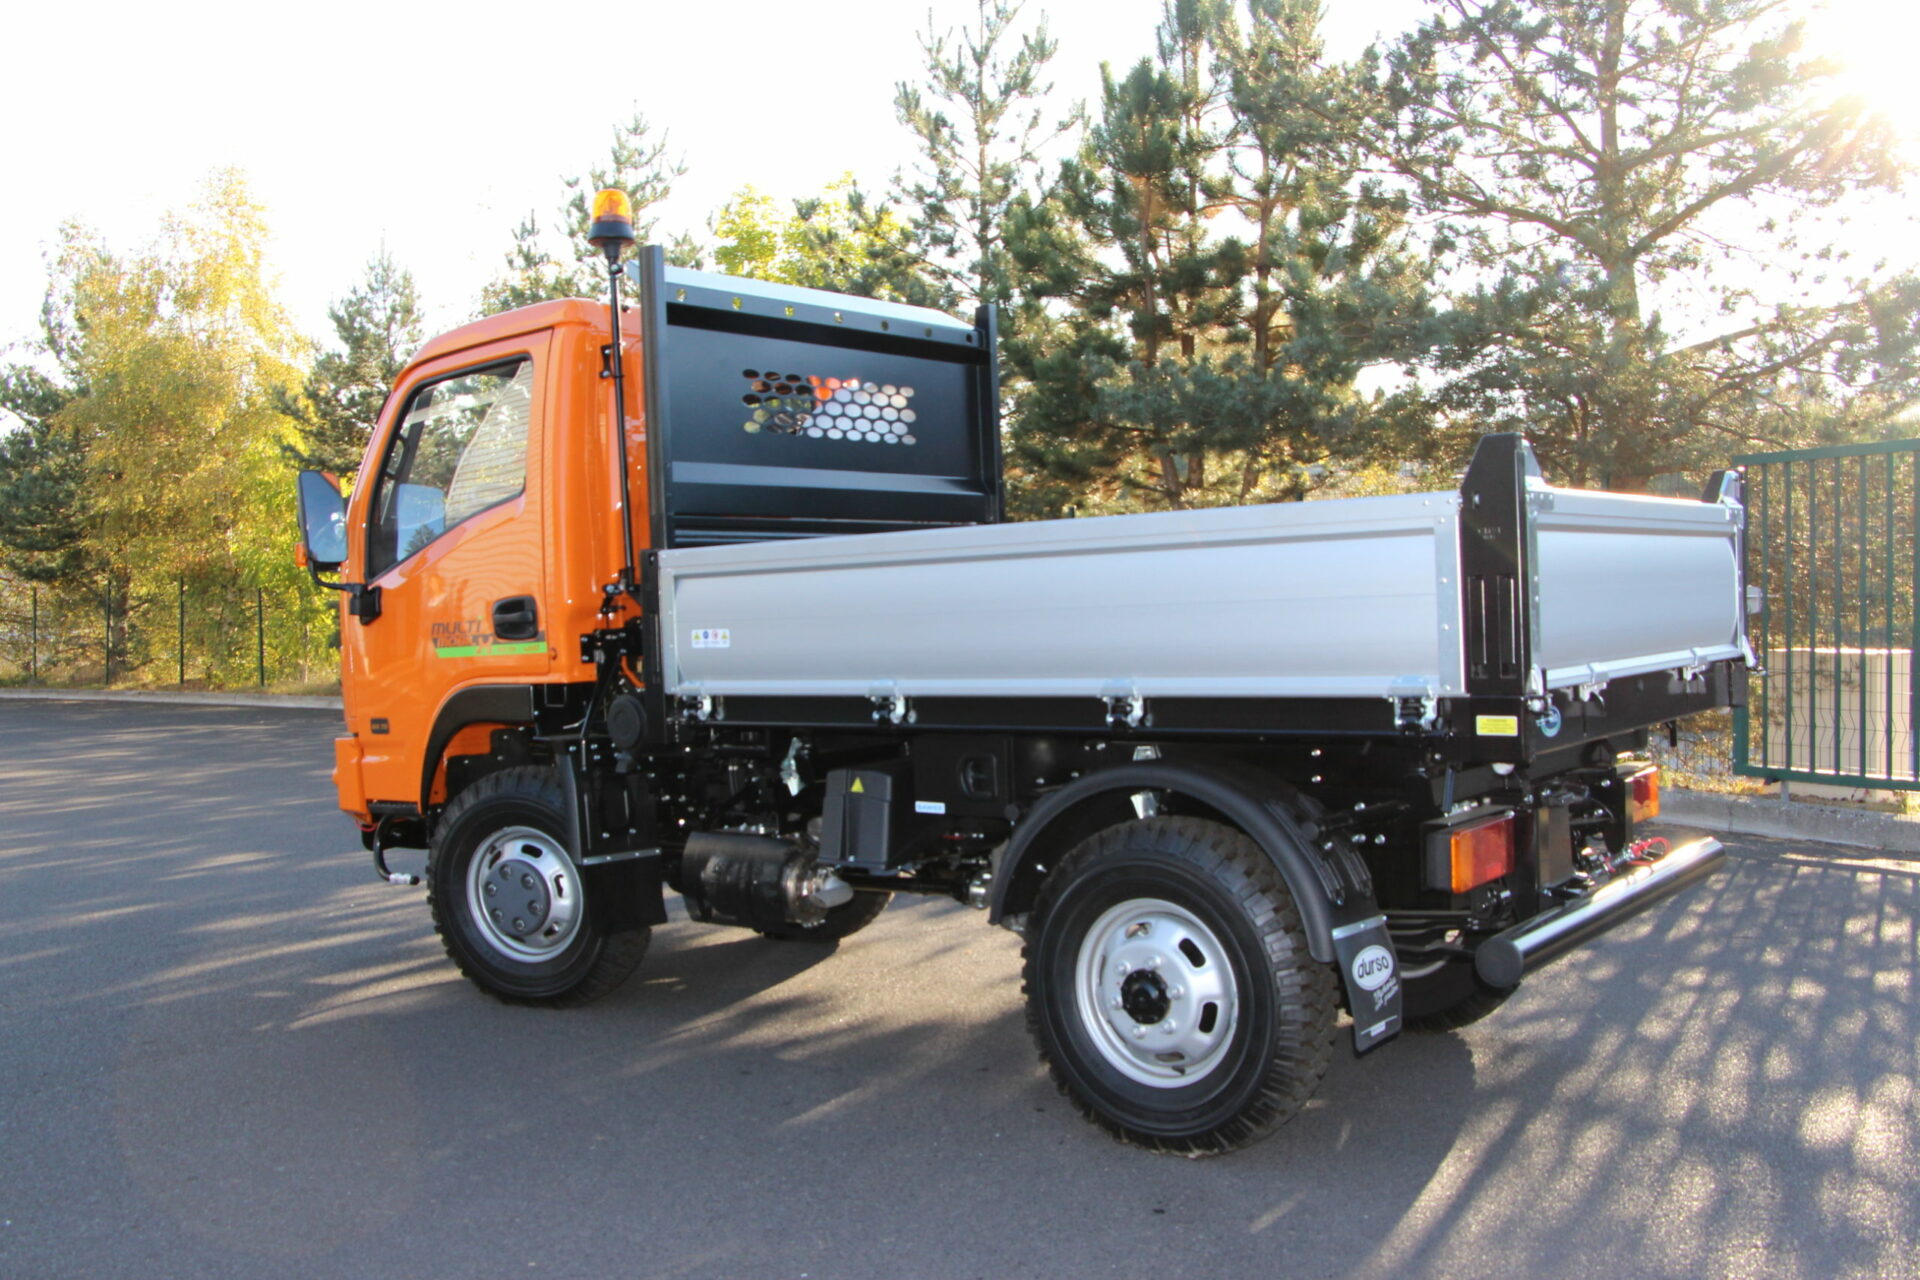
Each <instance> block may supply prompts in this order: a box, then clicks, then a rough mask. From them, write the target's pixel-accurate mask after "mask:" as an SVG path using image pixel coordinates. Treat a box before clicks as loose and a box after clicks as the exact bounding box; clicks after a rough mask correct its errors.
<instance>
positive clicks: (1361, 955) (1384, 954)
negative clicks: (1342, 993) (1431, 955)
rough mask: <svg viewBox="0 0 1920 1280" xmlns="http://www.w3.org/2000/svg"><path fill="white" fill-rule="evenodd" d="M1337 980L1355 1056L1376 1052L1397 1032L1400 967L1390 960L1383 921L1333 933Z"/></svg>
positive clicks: (1373, 920) (1371, 920)
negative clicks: (1349, 1014)
mask: <svg viewBox="0 0 1920 1280" xmlns="http://www.w3.org/2000/svg"><path fill="white" fill-rule="evenodd" d="M1333 952H1334V958H1335V961H1336V962H1337V963H1338V964H1339V966H1340V980H1341V981H1342V982H1344V983H1345V984H1346V987H1347V1007H1348V1008H1349V1009H1351V1010H1352V1011H1353V1052H1354V1054H1355V1056H1358V1055H1360V1054H1363V1053H1365V1052H1367V1051H1368V1050H1369V1049H1377V1048H1379V1047H1380V1046H1381V1045H1383V1044H1385V1043H1386V1042H1387V1041H1389V1040H1391V1039H1393V1037H1394V1036H1396V1035H1398V1034H1399V1033H1400V965H1399V962H1398V961H1397V960H1396V959H1395V958H1394V953H1393V939H1392V938H1391V937H1389V936H1388V934H1387V918H1386V917H1385V916H1370V917H1368V918H1367V919H1364V920H1355V921H1353V922H1352V923H1351V924H1343V925H1340V926H1339V927H1338V928H1336V929H1334V931H1333Z"/></svg>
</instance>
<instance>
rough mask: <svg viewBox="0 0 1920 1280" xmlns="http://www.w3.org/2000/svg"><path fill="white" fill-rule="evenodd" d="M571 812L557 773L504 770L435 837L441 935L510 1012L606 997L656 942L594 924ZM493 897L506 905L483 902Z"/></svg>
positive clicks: (446, 817)
mask: <svg viewBox="0 0 1920 1280" xmlns="http://www.w3.org/2000/svg"><path fill="white" fill-rule="evenodd" d="M565 813H566V810H565V808H564V800H563V799H562V796H561V792H560V788H559V787H558V785H556V784H555V782H554V780H553V774H552V773H551V772H550V771H549V770H547V769H543V768H533V767H528V768H517V769H502V770H501V771H500V772H498V773H492V774H488V775H487V776H486V777H484V778H482V779H480V781H478V782H476V783H474V784H473V785H472V786H471V787H468V788H467V789H466V790H465V791H463V792H461V793H460V794H459V795H457V796H455V797H454V799H453V802H452V803H451V804H449V805H448V806H447V809H446V812H445V813H444V814H442V815H441V819H440V823H439V825H438V827H437V828H436V829H435V831H434V834H433V849H432V853H431V855H430V857H429V859H428V862H427V904H428V906H429V907H430V908H431V910H432V912H433V927H434V928H435V929H436V930H437V931H438V932H439V934H440V941H441V942H442V944H444V945H445V947H446V949H447V954H448V955H449V956H451V957H452V958H453V962H454V964H456V965H458V966H459V968H460V972H461V973H463V974H465V975H466V976H467V978H468V979H469V980H470V981H472V982H473V984H474V985H475V986H477V987H479V988H480V989H481V990H482V991H485V992H487V993H488V994H489V995H492V996H495V997H497V998H498V999H501V1000H504V1001H506V1002H508V1003H510V1004H538V1005H553V1006H568V1005H577V1004H585V1003H586V1002H587V1001H589V1000H593V999H597V998H598V997H600V996H603V995H605V994H606V993H607V992H609V991H611V990H613V989H614V988H615V987H617V986H619V985H620V984H621V983H622V982H624V981H625V980H626V978H627V976H628V975H629V974H631V973H632V972H633V971H634V969H635V968H636V967H637V966H638V965H639V963H640V959H641V957H642V956H644V955H645V954H646V952H647V942H648V940H649V939H650V937H651V936H652V931H651V930H649V929H646V928H640V929H634V930H623V931H621V932H618V933H608V932H606V931H604V930H602V929H600V928H599V927H598V926H597V925H596V924H595V923H594V920H593V915H592V912H591V911H590V910H588V906H589V904H588V903H587V901H586V897H585V893H584V886H583V884H582V881H581V878H580V875H579V871H578V869H577V868H575V867H574V865H573V860H572V858H571V857H570V856H569V855H568V854H567V852H566V839H565V832H566V818H565ZM496 877H497V878H496ZM476 886H479V888H478V889H477V888H476ZM489 889H497V890H498V891H499V892H498V895H497V897H496V898H485V897H482V896H481V893H482V891H483V890H489ZM509 896H511V897H512V898H514V899H515V900H514V901H512V902H509V901H507V899H508V898H509ZM516 911H517V913H518V914H517V915H516V914H515V912H516ZM489 917H492V919H491V920H490V919H489ZM516 925H519V926H521V928H519V929H518V930H517V931H516V929H515V926H516Z"/></svg>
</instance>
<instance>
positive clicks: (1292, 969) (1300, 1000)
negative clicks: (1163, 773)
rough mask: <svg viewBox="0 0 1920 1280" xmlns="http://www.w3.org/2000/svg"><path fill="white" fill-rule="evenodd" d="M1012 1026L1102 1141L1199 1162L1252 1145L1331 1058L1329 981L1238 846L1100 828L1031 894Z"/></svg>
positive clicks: (1253, 857) (1146, 826) (1276, 891)
mask: <svg viewBox="0 0 1920 1280" xmlns="http://www.w3.org/2000/svg"><path fill="white" fill-rule="evenodd" d="M1028 938H1029V943H1028V947H1027V954H1026V988H1027V1021H1028V1025H1029V1027H1030V1029H1031V1030H1032V1032H1033V1036H1034V1040H1035V1043H1036V1044H1037V1045H1038V1047H1039V1049H1040V1055H1041V1057H1042V1058H1043V1059H1044V1060H1045V1061H1046V1062H1047V1064H1048V1066H1049V1068H1050V1069H1051V1071H1052V1073H1053V1077H1054V1081H1055V1083H1056V1084H1057V1085H1058V1086H1059V1088H1060V1090H1061V1092H1063V1093H1064V1094H1066V1095H1067V1097H1068V1098H1070V1099H1071V1100H1072V1101H1073V1103H1074V1104H1075V1106H1077V1107H1078V1108H1079V1109H1080V1110H1081V1112H1083V1113H1084V1114H1085V1115H1086V1116H1087V1117H1088V1118H1089V1119H1091V1120H1093V1121H1094V1123H1096V1124H1098V1125H1100V1126H1101V1127H1102V1128H1103V1129H1106V1130H1107V1131H1108V1132H1109V1133H1111V1134H1113V1135H1114V1136H1115V1137H1117V1138H1120V1139H1122V1140H1124V1141H1127V1142H1133V1143H1138V1144H1140V1145H1143V1146H1148V1147H1152V1148H1155V1149H1158V1150H1163V1151H1172V1152H1179V1153H1183V1154H1189V1155H1203V1154H1210V1153H1214V1152H1220V1151H1228V1150H1232V1149H1233V1148H1235V1147H1241V1146H1245V1145H1247V1144H1248V1143H1251V1142H1254V1141H1256V1140H1258V1139H1260V1138H1262V1137H1265V1136H1267V1135H1268V1134H1269V1133H1271V1132H1272V1131H1273V1130H1274V1129H1276V1128H1278V1127H1279V1126H1280V1125H1281V1124H1283V1123H1285V1122H1286V1121H1287V1120H1288V1119H1289V1118H1291V1117H1292V1116H1293V1114H1294V1113H1295V1112H1296V1111H1298V1110H1299V1109H1300V1107H1301V1106H1302V1105H1304V1104H1305V1102H1306V1100H1307V1099H1308V1098H1309V1097H1310V1096H1311V1095H1312V1093H1313V1090H1314V1088H1315V1086H1316V1085H1318V1083H1319V1081H1320V1078H1321V1077H1322V1076H1323V1075H1325V1074H1326V1070H1327V1066H1328V1064H1329V1062H1330V1061H1331V1059H1332V1053H1333V1038H1334V1021H1335V1008H1336V1004H1337V995H1336V992H1335V988H1334V981H1333V974H1332V971H1331V970H1330V969H1329V968H1328V967H1327V966H1325V965H1322V964H1320V963H1318V962H1316V961H1315V960H1314V959H1313V958H1312V957H1311V956H1310V955H1309V954H1308V953H1307V940H1306V932H1305V929H1304V927H1303V926H1302V924H1301V920H1300V913H1299V910H1298V909H1297V908H1296V907H1295V905H1294V902H1293V898H1292V896H1291V895H1290V894H1289V893H1288V892H1287V889H1286V886H1285V885H1284V884H1283V883H1282V882H1281V880H1280V877H1279V874H1278V873H1277V872H1276V871H1275V870H1274V867H1273V865H1272V863H1271V862H1270V861H1268V859H1267V858H1266V856H1265V855H1264V854H1263V853H1261V852H1260V850H1259V848H1258V847H1257V846H1256V845H1255V844H1254V843H1253V841H1252V840H1250V839H1248V838H1247V837H1246V836H1245V835H1243V834H1241V833H1240V832H1238V831H1235V830H1233V829H1232V828H1229V827H1225V826H1222V825H1220V824H1218V823H1214V822H1206V821H1202V820H1199V819H1194V818H1152V819H1147V820H1144V821H1140V822H1131V823H1127V824H1125V825H1123V826H1118V827H1112V828H1109V829H1108V830H1106V831H1103V832H1100V833H1099V834H1097V835H1095V836H1093V837H1092V838H1090V839H1089V840H1087V841H1086V842H1085V843H1083V844H1081V845H1080V846H1079V847H1078V848H1076V849H1075V850H1074V851H1073V852H1072V853H1070V854H1068V855H1067V857H1066V859H1065V860H1064V861H1063V862H1062V863H1061V864H1060V866H1059V867H1058V868H1056V869H1055V871H1054V873H1053V875H1051V876H1049V877H1048V879H1047V882H1046V884H1045V885H1044V886H1042V888H1041V891H1040V896H1039V899H1038V900H1037V901H1036V903H1035V904H1034V910H1033V914H1032V918H1031V922H1030V925H1029V932H1028Z"/></svg>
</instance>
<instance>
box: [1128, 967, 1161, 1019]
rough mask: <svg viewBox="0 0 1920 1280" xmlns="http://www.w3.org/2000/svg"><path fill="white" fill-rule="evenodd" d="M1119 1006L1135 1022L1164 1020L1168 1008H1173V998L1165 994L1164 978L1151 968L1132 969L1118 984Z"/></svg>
mask: <svg viewBox="0 0 1920 1280" xmlns="http://www.w3.org/2000/svg"><path fill="white" fill-rule="evenodd" d="M1120 1007H1121V1008H1122V1009H1124V1010H1126V1012H1127V1016H1128V1017H1130V1018H1132V1019H1133V1020H1134V1021H1135V1022H1142V1023H1153V1022H1160V1021H1162V1020H1164V1019H1165V1018H1166V1016H1167V1012H1168V1010H1170V1009H1172V1008H1173V998H1172V997H1171V996H1169V995H1168V994H1167V981H1166V979H1165V978H1162V977H1161V976H1160V975H1159V974H1157V973H1155V972H1153V970H1151V969H1136V970H1134V971H1133V972H1132V973H1130V974H1128V975H1127V976H1126V979H1125V980H1124V981H1123V982H1121V984H1120Z"/></svg>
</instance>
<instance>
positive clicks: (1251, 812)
mask: <svg viewBox="0 0 1920 1280" xmlns="http://www.w3.org/2000/svg"><path fill="white" fill-rule="evenodd" d="M1141 791H1156V792H1162V793H1165V794H1167V795H1170V796H1173V797H1177V798H1179V799H1180V800H1182V801H1185V802H1186V803H1187V805H1188V806H1193V805H1198V806H1201V807H1203V808H1204V809H1205V810H1208V811H1209V812H1208V813H1206V814H1197V815H1195V816H1211V817H1217V818H1218V820H1220V821H1222V822H1224V823H1226V824H1227V825H1228V826H1231V827H1233V828H1235V829H1236V830H1239V831H1240V832H1242V833H1243V834H1245V835H1246V836H1247V837H1248V838H1249V839H1251V840H1252V841H1253V842H1254V844H1255V845H1257V846H1258V847H1259V849H1260V851H1261V852H1262V853H1263V854H1265V855H1266V856H1267V858H1268V860H1269V861H1271V862H1272V863H1273V865H1274V869H1275V870H1277V871H1278V872H1279V873H1280V877H1281V879H1282V880H1283V881H1284V882H1285V883H1286V886H1287V890H1288V892H1289V893H1291V894H1292V895H1293V900H1294V902H1295V903H1296V904H1297V905H1298V907H1299V909H1300V918H1301V921H1302V923H1303V924H1304V925H1305V927H1306V933H1307V942H1308V947H1309V949H1310V951H1311V953H1312V955H1313V958H1314V959H1315V960H1319V961H1322V962H1331V961H1332V960H1333V959H1334V956H1335V947H1334V938H1333V932H1334V929H1335V927H1336V923H1337V921H1336V915H1338V916H1340V917H1341V918H1345V917H1347V916H1348V915H1350V914H1351V912H1352V908H1353V907H1355V906H1358V905H1363V903H1364V902H1370V900H1371V897H1372V888H1371V886H1370V885H1355V884H1351V883H1349V882H1348V880H1347V878H1346V877H1345V876H1343V875H1342V874H1341V872H1340V871H1339V870H1337V869H1336V868H1335V867H1333V866H1331V865H1330V864H1329V863H1328V862H1327V861H1326V860H1325V859H1323V858H1321V857H1320V855H1319V853H1318V852H1317V850H1316V849H1315V847H1314V844H1313V832H1312V829H1311V824H1310V820H1309V819H1308V818H1307V817H1306V816H1305V814H1304V813H1303V811H1302V810H1303V806H1302V805H1301V802H1300V797H1299V793H1298V792H1297V791H1296V790H1295V789H1294V788H1293V787H1291V786H1289V785H1288V784H1287V783H1285V782H1284V781H1282V780H1281V779H1279V778H1277V777H1274V776H1272V775H1270V774H1267V773H1265V772H1263V771H1261V770H1258V769H1254V768H1250V767H1246V766H1241V765H1235V764H1210V765H1208V766H1206V767H1199V766H1195V765H1189V764H1182V763H1178V762H1170V761H1164V760H1150V761H1136V762H1134V763H1131V764H1125V765H1120V766H1118V767H1116V768H1113V769H1103V770H1101V771H1100V772H1098V773H1094V774H1089V775H1088V776H1086V777H1084V778H1081V779H1079V780H1078V781H1076V782H1073V783H1070V784H1068V785H1067V786H1064V787H1061V788H1060V789H1059V790H1057V791H1054V792H1052V793H1051V794H1049V795H1048V796H1047V797H1046V798H1045V799H1043V800H1041V801H1040V803H1039V804H1037V805H1035V806H1034V808H1033V811H1032V812H1031V813H1029V814H1028V815H1027V816H1026V818H1025V820H1024V821H1022V822H1021V823H1020V824H1019V825H1018V826H1017V827H1016V828H1015V829H1014V833H1013V836H1012V838H1011V839H1009V840H1008V841H1007V844H1006V846H1005V847H1004V848H1003V850H1002V851H1001V854H1000V857H999V859H998V860H997V862H996V863H995V867H994V876H993V895H992V898H991V901H990V902H989V904H988V906H989V911H988V920H989V921H990V922H991V923H994V924H1002V923H1004V922H1005V920H1006V918H1007V917H1008V916H1011V915H1019V914H1022V913H1024V912H1026V911H1027V910H1029V909H1030V908H1031V907H1032V905H1033V902H1034V899H1035V898H1036V897H1037V895H1038V893H1039V889H1040V882H1041V880H1042V879H1043V878H1044V874H1045V870H1046V868H1047V867H1048V866H1050V865H1051V864H1052V863H1053V861H1054V860H1056V859H1058V858H1059V857H1061V856H1063V855H1064V854H1065V853H1066V852H1067V851H1068V850H1069V849H1071V848H1073V847H1074V846H1075V845H1077V844H1079V843H1080V842H1081V841H1082V840H1085V839H1086V838H1087V837H1089V836H1091V835H1093V834H1094V833H1095V832H1097V831H1101V830H1104V829H1105V828H1107V827H1110V826H1114V825H1116V824H1118V823H1121V822H1129V821H1132V820H1134V819H1135V818H1136V817H1137V816H1138V815H1137V814H1136V813H1135V811H1134V808H1133V803H1132V796H1134V795H1135V794H1137V793H1138V792H1141ZM1357 899H1358V900H1359V901H1356V900H1357Z"/></svg>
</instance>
